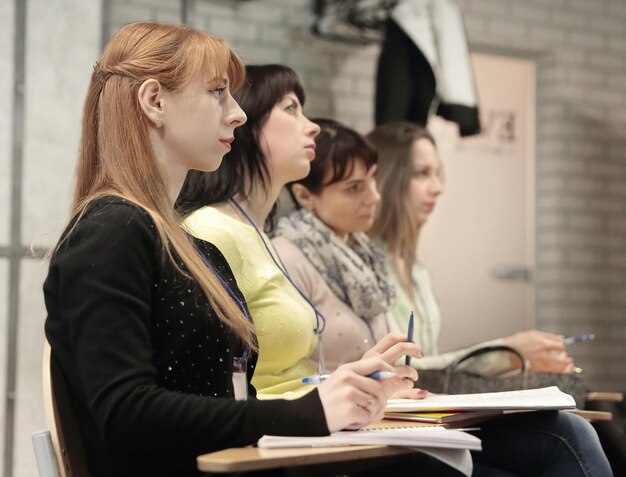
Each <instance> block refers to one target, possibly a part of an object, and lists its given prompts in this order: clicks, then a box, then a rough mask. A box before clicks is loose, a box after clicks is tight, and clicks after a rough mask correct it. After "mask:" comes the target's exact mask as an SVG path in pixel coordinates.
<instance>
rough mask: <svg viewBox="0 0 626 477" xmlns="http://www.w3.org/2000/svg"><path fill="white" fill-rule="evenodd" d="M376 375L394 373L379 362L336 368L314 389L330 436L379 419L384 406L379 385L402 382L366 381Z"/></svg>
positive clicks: (383, 394) (385, 397) (398, 379)
mask: <svg viewBox="0 0 626 477" xmlns="http://www.w3.org/2000/svg"><path fill="white" fill-rule="evenodd" d="M376 371H392V372H396V370H395V369H394V368H393V367H392V366H391V365H389V364H387V363H386V362H384V361H383V360H382V359H380V358H369V359H362V360H360V361H357V362H354V363H348V364H344V365H343V366H340V367H339V368H337V370H336V371H335V372H334V373H332V374H331V375H330V376H329V377H328V379H327V380H325V381H324V382H323V383H321V384H320V385H319V386H318V387H317V389H318V392H319V395H320V400H321V401H322V406H323V408H324V414H325V416H326V424H327V425H328V430H329V431H330V432H336V431H339V430H341V429H360V428H361V427H363V426H366V425H367V424H370V423H371V422H375V421H379V420H381V419H382V418H383V416H384V412H385V406H386V404H387V394H386V392H385V387H384V386H383V382H386V381H391V380H394V381H400V382H402V381H403V379H402V378H400V377H397V378H391V379H382V380H376V379H372V378H368V377H367V375H369V374H371V373H374V372H376Z"/></svg>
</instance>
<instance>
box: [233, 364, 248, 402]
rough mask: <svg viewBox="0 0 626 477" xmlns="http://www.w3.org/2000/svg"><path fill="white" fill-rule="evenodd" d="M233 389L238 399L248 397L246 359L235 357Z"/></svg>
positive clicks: (243, 399) (242, 399) (241, 399)
mask: <svg viewBox="0 0 626 477" xmlns="http://www.w3.org/2000/svg"><path fill="white" fill-rule="evenodd" d="M233 391H234V392H235V399H236V400H237V401H245V400H247V399H248V375H247V373H246V360H245V359H237V358H235V359H234V361H233Z"/></svg>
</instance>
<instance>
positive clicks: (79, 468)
mask: <svg viewBox="0 0 626 477" xmlns="http://www.w3.org/2000/svg"><path fill="white" fill-rule="evenodd" d="M42 376H43V401H44V410H45V414H46V422H47V424H48V429H49V430H50V434H51V437H52V446H53V447H54V453H55V455H56V461H57V464H58V467H59V474H60V475H61V477H91V474H90V473H89V471H88V468H87V460H86V456H85V448H84V445H83V440H82V437H81V434H80V430H79V428H78V423H77V421H76V417H75V415H74V410H73V408H72V403H71V402H70V399H69V393H68V389H67V384H66V382H65V377H64V376H63V373H62V371H61V368H60V367H59V364H58V362H57V361H56V359H55V357H54V353H52V349H51V348H50V344H49V343H48V342H47V341H46V343H45V345H44V353H43V370H42Z"/></svg>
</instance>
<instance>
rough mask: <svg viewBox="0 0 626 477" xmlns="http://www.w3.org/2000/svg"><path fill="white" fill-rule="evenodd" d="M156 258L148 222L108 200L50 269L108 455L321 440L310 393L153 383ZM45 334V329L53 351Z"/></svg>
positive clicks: (315, 399) (191, 452) (320, 416)
mask: <svg viewBox="0 0 626 477" xmlns="http://www.w3.org/2000/svg"><path fill="white" fill-rule="evenodd" d="M160 256H161V255H160V245H159V242H158V240H157V238H156V231H155V228H154V225H153V223H152V221H151V219H150V218H149V217H148V216H147V215H146V214H145V213H144V212H143V211H142V210H140V209H138V208H137V207H134V206H131V205H130V204H126V205H120V204H117V205H109V206H108V207H104V208H102V209H101V210H99V211H97V213H91V214H87V215H86V216H85V217H84V218H83V219H82V220H80V221H79V223H78V225H77V227H76V228H75V230H74V231H73V232H72V234H71V238H70V239H68V240H67V241H66V242H65V243H64V244H63V246H62V247H61V249H60V250H59V251H58V252H57V254H56V255H55V257H54V258H53V260H52V263H51V272H50V273H51V275H53V276H54V281H55V282H56V283H57V287H56V289H57V294H56V298H55V301H56V303H57V304H58V316H59V317H60V319H59V321H61V322H62V325H60V326H61V327H62V328H63V329H64V333H65V336H66V337H67V340H68V341H69V343H68V346H67V349H69V350H70V353H71V354H72V355H73V356H71V359H72V362H73V364H74V365H75V366H76V369H74V370H69V371H68V372H69V373H70V374H74V375H75V376H76V383H74V384H75V385H76V386H77V387H79V388H80V389H79V390H78V391H77V394H78V396H79V399H81V398H82V399H84V401H85V403H86V405H87V407H88V409H89V411H90V413H91V416H92V418H93V420H94V422H95V425H96V428H97V429H98V431H99V432H100V434H101V435H102V437H103V439H104V441H105V442H106V444H107V446H108V447H109V450H110V451H111V452H112V453H113V454H117V453H120V452H121V453H123V454H135V455H137V454H143V455H146V453H148V454H154V455H159V454H162V453H165V454H168V455H179V456H181V457H182V456H195V455H197V454H199V453H203V452H207V451H211V450H215V449H221V448H226V447H231V446H241V445H247V444H251V443H253V442H255V441H256V440H257V439H258V438H259V437H260V436H261V435H263V434H302V433H304V434H308V435H323V434H327V433H328V429H327V427H326V422H325V419H324V412H323V408H322V405H321V402H320V400H319V395H318V393H317V391H314V392H312V393H310V394H308V395H307V396H304V397H303V398H301V399H299V400H295V401H283V400H280V401H274V402H270V401H258V400H255V399H251V400H248V401H235V400H232V399H220V398H210V397H206V396H201V395H197V394H184V393H181V392H174V391H170V390H168V389H165V388H163V387H159V386H158V385H157V384H156V369H155V367H154V365H153V363H152V343H151V332H150V331H151V300H152V293H153V290H152V287H154V284H153V280H154V273H155V270H157V269H158V267H159V266H161V263H162V262H161V260H162V259H161V258H159V257H160ZM48 280H50V276H49V279H48ZM46 298H47V304H48V298H49V297H46ZM50 319H51V316H50V309H49V320H50ZM51 330H55V328H54V323H52V324H51V325H50V327H48V323H47V325H46V332H47V333H48V336H49V338H50V341H51V343H52V346H53V350H54V349H55V342H54V340H53V338H54V336H51V335H55V333H52V332H51ZM56 331H58V330H56ZM57 341H58V339H57ZM210 352H211V350H207V353H210ZM70 381H71V380H70Z"/></svg>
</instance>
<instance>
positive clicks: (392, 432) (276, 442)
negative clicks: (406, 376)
mask: <svg viewBox="0 0 626 477" xmlns="http://www.w3.org/2000/svg"><path fill="white" fill-rule="evenodd" d="M376 444H378V445H389V446H407V447H420V446H425V447H441V448H446V449H470V450H480V439H479V438H478V437H475V436H473V435H471V434H468V433H466V432H463V431H458V430H450V429H445V428H443V427H435V426H433V427H398V428H388V429H373V430H361V431H340V432H334V433H333V434H331V435H329V436H319V437H291V436H289V437H285V436H263V437H261V439H260V440H259V442H258V446H259V447H264V448H276V447H332V446H352V445H376Z"/></svg>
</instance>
